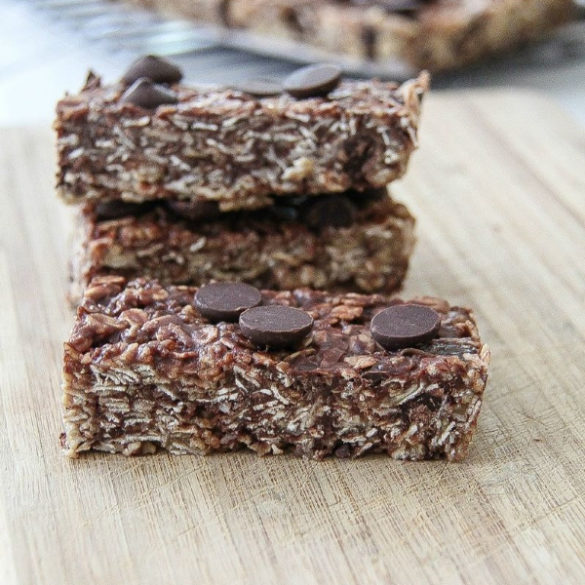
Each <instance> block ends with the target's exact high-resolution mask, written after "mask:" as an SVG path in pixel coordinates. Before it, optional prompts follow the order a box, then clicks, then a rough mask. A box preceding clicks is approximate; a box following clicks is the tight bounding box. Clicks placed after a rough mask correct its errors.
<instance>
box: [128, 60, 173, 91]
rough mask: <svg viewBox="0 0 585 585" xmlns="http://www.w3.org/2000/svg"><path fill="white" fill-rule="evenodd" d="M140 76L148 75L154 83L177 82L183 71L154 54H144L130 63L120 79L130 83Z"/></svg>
mask: <svg viewBox="0 0 585 585" xmlns="http://www.w3.org/2000/svg"><path fill="white" fill-rule="evenodd" d="M141 77H148V79H150V80H151V81H154V82H155V83H177V82H178V81H181V79H183V73H182V72H181V70H180V69H179V68H178V67H177V66H176V65H173V64H172V63H171V62H170V61H167V60H166V59H162V58H161V57H157V56H156V55H145V56H144V57H140V59H137V60H136V61H134V63H132V65H130V67H129V68H128V70H127V71H126V73H124V75H123V76H122V81H123V82H124V83H127V84H128V85H130V84H131V83H134V82H135V81H136V80H137V79H140V78H141Z"/></svg>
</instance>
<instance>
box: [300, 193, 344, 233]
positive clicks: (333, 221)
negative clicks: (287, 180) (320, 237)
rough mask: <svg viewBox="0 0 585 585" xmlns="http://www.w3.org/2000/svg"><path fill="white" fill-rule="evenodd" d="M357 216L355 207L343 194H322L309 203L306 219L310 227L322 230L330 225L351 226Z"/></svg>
mask: <svg viewBox="0 0 585 585" xmlns="http://www.w3.org/2000/svg"><path fill="white" fill-rule="evenodd" d="M354 218H355V207H354V206H353V204H352V203H351V202H350V201H349V199H348V198H347V197H345V196H343V195H321V196H320V197H317V198H316V199H315V201H312V202H310V203H309V204H308V209H307V211H305V217H304V221H305V223H306V224H307V226H308V227H310V228H312V229H315V230H321V229H323V228H326V227H328V226H331V227H335V228H340V227H348V226H350V225H351V224H352V223H353V221H354Z"/></svg>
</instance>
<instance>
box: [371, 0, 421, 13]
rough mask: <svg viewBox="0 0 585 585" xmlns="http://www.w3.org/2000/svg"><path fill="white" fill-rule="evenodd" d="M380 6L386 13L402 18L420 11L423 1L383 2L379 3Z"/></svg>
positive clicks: (389, 0) (387, 0)
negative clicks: (400, 15) (399, 15)
mask: <svg viewBox="0 0 585 585" xmlns="http://www.w3.org/2000/svg"><path fill="white" fill-rule="evenodd" d="M380 5H381V6H382V7H383V8H384V10H385V11H386V12H389V13H394V14H402V15H404V16H410V15H412V14H413V13H415V12H417V11H418V10H420V9H421V8H422V7H423V5H424V1H422V0H384V1H382V2H380Z"/></svg>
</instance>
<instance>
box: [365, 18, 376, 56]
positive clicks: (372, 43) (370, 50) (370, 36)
mask: <svg viewBox="0 0 585 585" xmlns="http://www.w3.org/2000/svg"><path fill="white" fill-rule="evenodd" d="M361 36H362V43H363V45H364V54H365V57H366V59H370V61H374V60H375V59H376V52H377V51H376V49H377V46H378V31H377V30H376V29H375V28H374V27H373V26H372V25H370V24H365V25H364V27H363V28H362V35H361Z"/></svg>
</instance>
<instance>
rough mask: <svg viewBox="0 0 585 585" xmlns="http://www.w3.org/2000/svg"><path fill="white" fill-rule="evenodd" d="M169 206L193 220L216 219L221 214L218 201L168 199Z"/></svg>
mask: <svg viewBox="0 0 585 585" xmlns="http://www.w3.org/2000/svg"><path fill="white" fill-rule="evenodd" d="M167 206H168V207H169V209H170V210H171V211H173V212H174V213H176V214H177V215H179V216H181V217H184V218H185V219H189V220H191V221H200V220H202V219H215V218H216V217H219V215H220V213H219V205H218V204H217V202H216V201H205V200H195V201H167Z"/></svg>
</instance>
